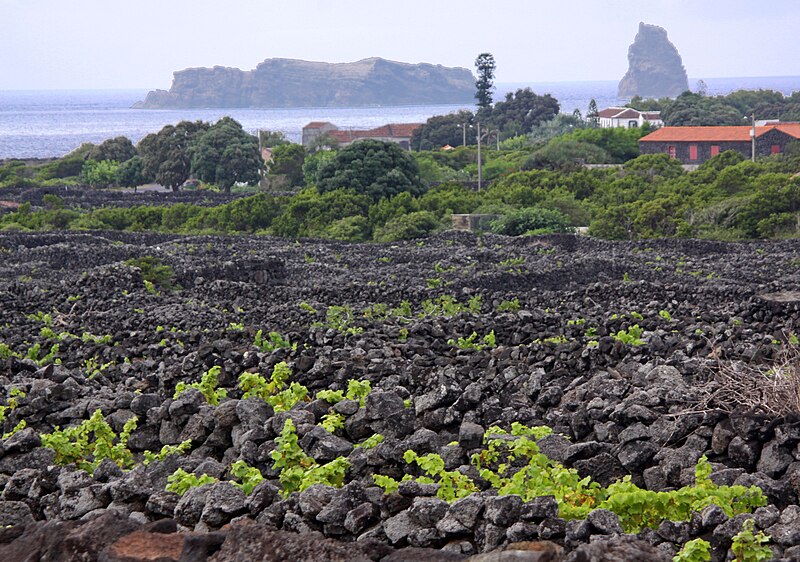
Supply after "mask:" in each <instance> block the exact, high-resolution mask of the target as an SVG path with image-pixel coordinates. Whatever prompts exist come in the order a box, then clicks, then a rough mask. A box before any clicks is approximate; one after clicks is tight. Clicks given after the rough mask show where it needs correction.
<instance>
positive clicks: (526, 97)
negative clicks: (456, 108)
mask: <svg viewBox="0 0 800 562" xmlns="http://www.w3.org/2000/svg"><path fill="white" fill-rule="evenodd" d="M559 109H560V105H559V103H558V100H557V99H555V98H554V97H553V96H551V95H550V94H545V95H543V96H540V95H538V94H535V93H534V92H533V90H531V89H530V88H522V89H519V90H517V91H516V92H508V93H507V94H506V98H505V100H503V101H499V102H497V103H496V104H494V107H485V108H482V109H480V110H479V111H478V115H477V119H478V120H479V121H481V123H482V124H484V123H485V125H486V127H487V128H493V129H499V130H500V133H501V134H502V136H503V137H513V136H517V135H524V134H527V133H530V132H531V131H532V130H533V128H534V127H535V126H537V125H540V124H541V123H544V122H545V121H549V120H551V119H553V118H554V117H555V116H556V115H558V112H559Z"/></svg>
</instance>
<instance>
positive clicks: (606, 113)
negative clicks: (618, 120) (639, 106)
mask: <svg viewBox="0 0 800 562" xmlns="http://www.w3.org/2000/svg"><path fill="white" fill-rule="evenodd" d="M625 109H626V108H624V107H607V108H605V109H603V110H602V111H598V112H597V116H598V117H606V118H609V119H610V118H612V117H616V116H617V114H618V113H620V112H621V111H625Z"/></svg>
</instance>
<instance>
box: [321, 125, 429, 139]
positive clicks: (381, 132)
mask: <svg viewBox="0 0 800 562" xmlns="http://www.w3.org/2000/svg"><path fill="white" fill-rule="evenodd" d="M421 126H422V125H421V124H420V123H392V124H389V125H382V126H380V127H376V128H374V129H368V130H366V131H363V130H362V131H358V130H350V129H340V130H338V131H330V132H329V133H328V134H329V135H330V136H331V137H333V138H334V139H336V140H337V141H339V142H350V141H354V140H357V139H371V138H390V139H392V138H411V135H412V134H413V133H414V130H415V129H417V128H419V127H421Z"/></svg>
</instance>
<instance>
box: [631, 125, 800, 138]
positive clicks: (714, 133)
mask: <svg viewBox="0 0 800 562" xmlns="http://www.w3.org/2000/svg"><path fill="white" fill-rule="evenodd" d="M773 129H778V130H779V131H782V132H784V133H786V134H787V135H790V136H793V137H795V138H798V139H800V123H789V124H782V125H769V126H766V127H756V137H760V136H761V135H763V134H764V133H767V132H769V131H771V130H773ZM752 130H753V128H752V127H750V126H747V125H743V126H733V127H662V128H660V129H658V130H656V131H653V132H652V133H650V134H649V135H647V136H645V137H642V138H641V139H639V142H747V141H749V140H750V131H752Z"/></svg>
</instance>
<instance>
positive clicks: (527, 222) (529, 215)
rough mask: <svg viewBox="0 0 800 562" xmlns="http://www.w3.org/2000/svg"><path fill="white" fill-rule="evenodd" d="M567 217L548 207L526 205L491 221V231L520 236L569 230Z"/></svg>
mask: <svg viewBox="0 0 800 562" xmlns="http://www.w3.org/2000/svg"><path fill="white" fill-rule="evenodd" d="M571 230H572V229H571V227H570V225H569V219H568V218H567V217H566V216H565V215H563V214H562V213H559V212H558V211H553V210H550V209H542V208H540V207H526V208H523V209H519V210H518V211H514V212H511V213H509V214H507V215H505V216H503V217H502V218H500V219H498V220H496V221H494V222H493V223H492V232H494V233H496V234H505V235H507V236H520V235H522V234H526V233H530V232H536V233H543V232H570V231H571Z"/></svg>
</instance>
